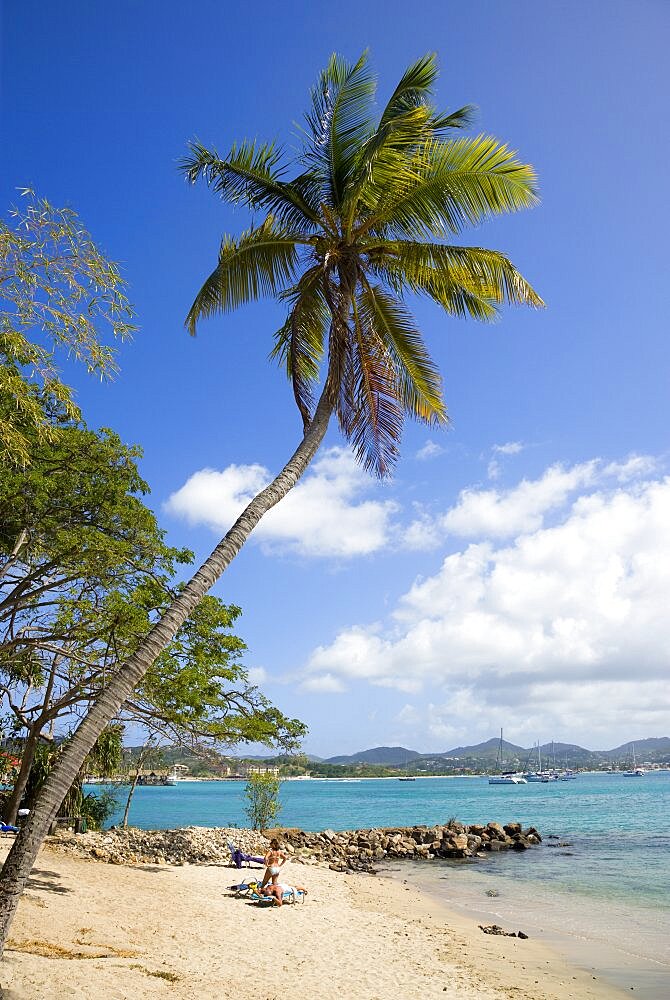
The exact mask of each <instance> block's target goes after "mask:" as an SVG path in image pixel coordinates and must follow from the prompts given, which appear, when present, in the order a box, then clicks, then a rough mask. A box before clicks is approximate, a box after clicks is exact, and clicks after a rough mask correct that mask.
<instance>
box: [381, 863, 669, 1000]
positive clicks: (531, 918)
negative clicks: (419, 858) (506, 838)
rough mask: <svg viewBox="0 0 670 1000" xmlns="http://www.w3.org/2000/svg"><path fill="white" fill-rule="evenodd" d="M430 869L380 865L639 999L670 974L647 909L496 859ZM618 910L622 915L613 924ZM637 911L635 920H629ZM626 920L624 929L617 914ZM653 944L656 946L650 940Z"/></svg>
mask: <svg viewBox="0 0 670 1000" xmlns="http://www.w3.org/2000/svg"><path fill="white" fill-rule="evenodd" d="M438 866H439V867H437V869H436V870H434V871H433V872H432V873H430V874H429V872H428V871H427V870H426V866H425V865H417V864H416V863H412V862H405V863H402V862H401V863H396V864H395V865H393V866H389V868H388V869H386V870H385V871H383V872H381V873H380V874H381V875H382V876H383V877H386V878H390V879H392V880H394V881H401V882H405V881H411V883H412V884H413V885H415V886H416V887H417V888H418V889H419V891H421V892H424V893H426V894H427V895H428V896H429V897H431V898H433V899H435V900H436V901H437V902H438V903H439V904H440V905H443V906H445V907H446V908H447V910H448V911H449V912H450V914H451V915H452V917H453V915H454V914H458V915H460V916H462V917H464V918H465V919H466V920H468V921H474V922H475V924H476V925H477V926H479V925H480V924H483V925H484V926H486V925H491V924H498V925H500V926H502V928H503V929H504V930H506V931H516V930H523V931H524V932H525V933H528V934H529V936H530V938H531V939H532V940H534V941H536V942H538V943H540V944H542V945H544V946H545V947H547V948H548V949H550V950H551V952H552V953H554V954H555V955H558V956H560V957H561V958H563V959H564V960H565V961H566V962H567V963H568V965H570V966H573V967H577V968H579V969H581V970H582V971H583V972H585V973H588V974H589V975H592V976H594V977H596V978H597V979H598V980H599V981H602V982H603V983H608V984H609V985H610V987H611V988H617V989H619V990H622V991H624V992H625V993H626V994H627V995H629V996H630V995H631V992H632V993H633V994H634V996H636V997H639V998H641V1000H658V998H659V997H661V996H664V995H665V994H666V993H667V990H668V984H669V982H670V952H669V951H668V948H667V937H665V936H664V934H663V930H662V929H660V928H659V927H655V926H654V914H653V912H649V911H646V912H642V911H639V912H637V913H635V914H633V913H632V912H631V911H630V908H629V907H626V909H625V910H621V911H620V912H619V913H617V908H616V906H615V905H612V901H610V905H608V906H607V907H606V910H607V917H606V918H605V920H603V916H604V914H603V901H602V900H594V899H589V898H585V897H583V896H581V897H580V896H579V895H575V894H569V895H566V894H565V893H562V892H558V893H557V892H555V891H553V887H549V886H544V887H542V886H541V885H538V884H537V883H535V884H534V885H532V886H531V885H529V884H528V883H525V882H524V881H523V880H521V881H517V880H515V879H514V878H511V877H510V876H509V874H503V873H502V872H501V871H500V870H499V869H498V868H497V866H495V865H494V866H492V867H490V868H488V870H486V869H485V868H484V867H483V866H482V867H479V868H475V867H474V866H470V865H469V866H467V868H464V867H462V866H461V865H460V864H458V865H447V866H445V865H441V864H440V863H439V862H438ZM617 916H618V917H619V919H620V921H621V923H620V924H619V926H616V924H617ZM640 916H642V917H643V920H644V927H645V937H646V936H648V941H645V943H646V944H647V947H646V948H643V949H641V948H640V947H639V944H640V938H639V934H638V935H637V940H636V934H635V931H636V930H639V928H637V927H635V926H634V924H635V923H639V918H640ZM635 918H637V920H635ZM624 920H627V921H632V922H633V926H629V932H630V933H629V937H628V938H626V936H625V933H624V931H623V921H624ZM654 944H655V945H656V948H655V947H654Z"/></svg>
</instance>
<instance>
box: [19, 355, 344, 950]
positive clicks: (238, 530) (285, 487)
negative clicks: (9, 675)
mask: <svg viewBox="0 0 670 1000" xmlns="http://www.w3.org/2000/svg"><path fill="white" fill-rule="evenodd" d="M332 400H333V392H332V390H331V378H330V374H329V376H328V377H327V378H326V383H325V386H324V389H323V392H322V393H321V398H320V400H319V404H318V406H317V408H316V412H315V414H314V419H313V421H312V423H311V424H310V425H309V427H308V429H307V430H306V432H305V435H304V437H303V439H302V441H301V442H300V444H299V445H298V447H297V449H296V450H295V452H294V453H293V455H292V456H291V458H290V459H289V461H288V462H287V463H286V465H285V466H284V468H283V469H282V471H281V472H280V473H279V475H278V476H277V477H276V478H275V479H274V480H273V481H272V482H271V483H270V485H269V486H267V487H266V488H265V489H264V490H261V492H260V493H259V494H258V495H257V496H256V497H254V499H253V500H252V501H251V502H250V503H249V505H248V506H247V507H246V508H245V510H244V511H243V512H242V513H241V514H240V516H239V517H238V519H237V521H236V522H235V524H234V525H233V526H232V528H231V529H230V531H228V533H227V534H226V536H225V537H224V538H223V539H222V540H221V541H220V542H219V544H218V545H217V546H216V548H215V549H214V551H213V552H212V554H211V555H210V556H209V558H208V559H206V560H205V562H204V563H203V564H202V566H201V567H200V569H199V570H198V571H197V572H196V573H195V574H194V576H193V577H192V578H191V579H190V580H189V582H188V583H187V584H186V586H185V587H184V589H183V590H182V591H181V592H180V593H179V595H178V596H177V597H176V598H175V599H174V600H173V601H172V603H171V604H170V606H169V608H168V609H167V611H166V613H165V614H164V616H163V618H162V619H161V620H160V621H159V622H157V624H156V625H155V626H154V627H153V628H152V630H151V631H150V632H149V634H148V635H147V637H146V638H145V639H144V641H143V642H142V643H141V645H140V647H139V648H138V649H137V651H136V652H135V653H134V655H133V656H131V657H130V659H128V660H127V661H126V662H125V663H124V664H123V665H122V666H121V667H120V668H119V670H118V671H117V672H116V673H115V674H114V675H113V676H112V677H111V679H110V681H109V683H108V685H107V687H106V688H104V689H103V691H101V693H100V695H99V696H98V698H97V699H96V701H95V703H94V704H93V705H92V706H91V709H90V711H89V712H88V713H87V715H86V717H85V718H84V719H83V720H82V722H81V723H80V725H79V727H78V728H77V731H76V733H75V735H74V737H73V740H72V743H71V744H70V746H69V747H68V748H67V749H66V750H65V751H64V753H63V754H62V756H61V759H60V761H59V762H58V764H57V765H56V767H55V768H54V770H53V771H52V772H51V774H50V775H49V777H48V778H47V780H46V781H45V783H44V785H43V786H42V789H41V791H40V794H39V797H38V799H37V801H36V803H35V806H34V808H33V810H32V811H31V814H30V816H29V818H28V821H27V823H26V824H25V826H24V827H23V828H22V830H21V832H20V833H19V834H17V837H16V840H15V841H14V845H13V846H12V849H11V851H10V852H9V854H8V856H7V860H6V861H5V864H4V866H3V869H2V876H1V878H0V957H1V956H2V953H3V951H4V947H5V943H6V941H7V937H8V934H9V929H10V927H11V924H12V920H13V918H14V913H15V912H16V907H17V906H18V902H19V898H20V896H21V893H22V892H23V889H24V886H25V883H26V881H27V879H28V877H29V875H30V872H31V869H32V866H33V863H34V861H35V858H36V857H37V854H38V852H39V849H40V847H41V846H42V842H43V840H44V837H45V836H46V833H47V830H48V829H49V825H50V823H51V821H52V819H53V818H54V816H55V815H56V813H57V811H58V808H59V806H60V804H61V802H62V801H63V799H64V798H65V796H66V794H67V792H68V789H69V788H70V786H71V784H72V782H73V781H74V779H75V777H76V776H77V774H78V772H79V769H80V768H81V766H82V764H83V762H84V758H85V757H86V754H87V753H88V752H89V750H90V749H91V747H92V746H93V744H94V743H95V741H96V739H97V738H98V736H99V735H100V733H101V732H102V730H103V729H104V728H105V726H106V725H107V724H108V723H109V722H110V721H111V720H112V719H113V718H114V716H115V715H116V713H117V712H118V711H119V709H120V708H121V706H122V705H123V704H124V702H125V701H126V700H127V699H128V697H129V696H130V694H131V692H132V691H133V689H134V688H135V687H136V686H137V684H139V682H140V681H141V679H142V678H143V677H144V675H145V673H146V672H147V670H148V669H149V667H150V666H151V664H152V663H153V662H154V660H155V659H156V657H157V656H158V655H159V653H160V652H161V651H162V650H163V649H164V648H165V647H166V646H167V644H168V643H169V642H170V640H171V639H172V637H173V636H174V634H175V632H176V631H177V629H178V628H180V626H181V625H182V624H183V623H184V622H185V621H186V619H187V618H188V616H189V615H190V614H191V612H192V611H193V610H194V608H195V607H197V605H198V604H199V603H200V601H201V600H202V598H203V597H204V596H205V594H207V592H208V591H209V590H210V588H211V587H212V586H213V584H214V583H215V582H216V581H217V580H218V578H219V577H220V576H221V574H222V573H223V572H224V571H225V570H226V569H227V567H228V566H229V565H230V563H231V562H232V561H233V559H234V558H235V556H236V555H237V553H238V552H239V551H240V549H241V548H242V546H243V545H244V543H245V542H246V540H247V538H248V537H249V535H250V534H251V532H252V531H253V529H254V528H255V527H256V525H257V524H258V522H259V521H260V519H261V518H262V517H263V515H264V514H266V513H267V511H269V510H271V508H272V507H274V506H275V504H277V503H279V501H280V500H281V499H283V497H285V496H286V494H287V493H288V492H289V491H290V490H291V489H292V488H293V487H294V486H295V484H296V483H297V482H298V480H299V479H300V477H301V476H302V475H303V473H304V472H305V470H306V469H307V467H308V466H309V463H310V462H311V461H312V459H313V458H314V455H315V454H316V452H317V451H318V449H319V446H320V444H321V442H322V441H323V439H324V437H325V434H326V431H327V429H328V422H329V420H330V415H331V413H332V409H333V402H332Z"/></svg>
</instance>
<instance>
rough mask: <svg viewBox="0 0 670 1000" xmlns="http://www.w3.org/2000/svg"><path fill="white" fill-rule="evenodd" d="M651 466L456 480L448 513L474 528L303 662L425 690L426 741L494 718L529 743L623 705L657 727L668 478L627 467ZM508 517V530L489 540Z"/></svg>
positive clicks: (593, 727) (669, 515) (491, 727)
mask: <svg viewBox="0 0 670 1000" xmlns="http://www.w3.org/2000/svg"><path fill="white" fill-rule="evenodd" d="M650 468H652V465H651V463H650V462H649V461H642V460H639V459H634V460H628V461H626V462H624V463H621V464H615V465H610V466H604V467H603V466H602V464H601V463H598V462H589V463H584V464H582V465H579V466H575V467H574V469H571V470H563V469H560V468H559V467H552V468H551V469H548V470H547V472H546V473H545V475H544V476H542V477H541V478H540V479H539V480H537V482H535V483H521V484H520V485H519V486H518V487H517V488H516V489H515V490H512V491H508V493H506V494H500V495H497V496H495V497H490V496H488V495H487V494H489V493H490V492H491V491H481V493H482V494H483V499H482V496H481V494H478V492H477V491H475V490H472V491H466V492H465V493H464V494H462V495H461V498H459V502H458V504H457V505H456V507H455V508H453V510H454V511H457V512H458V518H456V516H454V517H452V518H451V523H452V526H454V525H456V526H457V527H458V528H459V530H460V531H461V532H462V533H463V534H466V533H470V532H474V529H475V526H478V527H479V530H480V531H481V530H484V531H486V532H487V533H488V538H486V539H484V540H481V541H478V542H476V543H472V544H468V545H467V546H466V547H464V548H462V549H461V550H460V551H457V552H454V553H452V554H451V555H448V556H447V557H446V558H445V559H444V561H443V563H442V566H441V568H440V570H439V572H437V573H435V574H434V575H432V576H430V577H429V578H427V579H425V580H419V581H417V582H416V583H415V584H414V585H413V586H412V587H411V588H410V589H409V590H408V591H407V592H406V593H405V595H404V596H403V597H402V598H401V600H400V601H399V602H398V604H397V606H396V608H395V610H394V612H393V614H392V615H391V617H390V619H389V621H388V622H386V623H385V624H384V625H382V624H380V623H379V622H376V623H374V624H373V625H371V626H370V627H364V626H361V625H358V626H356V627H352V628H349V629H345V630H343V631H342V632H340V634H339V635H337V636H336V638H335V639H334V641H333V642H332V643H331V644H330V645H328V646H321V647H319V648H318V649H316V650H315V651H314V653H313V654H312V656H311V657H310V658H309V661H308V663H307V665H306V674H307V675H308V676H310V677H317V676H319V675H321V674H323V673H327V674H328V676H329V677H331V678H332V677H340V678H346V680H347V681H353V680H358V681H359V682H360V681H361V680H363V681H367V682H368V683H370V684H373V685H381V686H388V687H395V688H397V689H399V690H401V691H412V690H415V691H416V690H420V689H423V690H424V691H427V692H430V695H431V706H430V711H429V713H428V714H427V716H426V720H425V724H424V723H423V722H422V723H421V724H420V725H418V726H417V732H418V733H425V734H429V735H430V736H431V737H432V742H433V744H434V743H435V741H440V740H444V741H447V742H449V741H450V740H453V742H454V743H457V742H458V741H459V739H460V738H461V736H462V737H463V738H467V739H470V738H471V737H472V733H473V731H480V732H485V733H487V734H490V733H492V732H494V731H495V730H496V729H497V728H498V727H499V726H500V725H501V724H504V725H505V726H506V731H507V729H509V730H510V735H511V734H512V733H515V734H516V737H517V738H521V737H522V736H524V737H525V738H527V739H528V741H529V742H532V740H533V739H535V738H538V737H539V738H551V736H553V735H556V734H559V733H561V732H565V731H568V732H571V733H572V734H573V737H574V736H575V734H577V733H579V732H580V731H581V732H583V733H584V734H585V737H584V738H585V739H586V741H587V742H588V741H589V740H590V745H592V746H593V745H594V740H596V738H597V736H598V733H600V732H602V733H603V734H605V733H606V732H610V731H614V729H616V728H617V727H619V728H621V727H625V728H627V727H628V726H629V725H630V724H631V721H632V719H633V718H635V720H636V722H637V725H638V734H640V733H645V732H646V734H649V733H650V732H658V733H661V732H662V731H663V729H664V728H668V726H670V709H669V708H668V703H667V673H668V654H667V650H668V649H669V648H670V616H669V615H668V613H667V608H668V594H669V593H670V479H651V480H647V481H644V482H634V481H631V480H630V475H631V474H632V473H633V472H634V473H635V474H636V475H637V474H639V473H640V471H643V470H649V469H650ZM608 479H609V482H610V488H606V486H607V483H606V480H608ZM612 479H614V480H615V484H614V485H613V486H612ZM577 489H580V490H581V491H582V495H578V496H573V497H572V499H571V502H570V504H569V505H568V506H567V509H565V507H564V504H565V500H566V498H567V497H568V495H569V494H572V493H574V491H576V490H577ZM517 504H518V506H519V508H520V509H517ZM548 511H552V512H553V515H554V517H553V521H552V523H551V524H545V523H544V520H543V517H544V515H545V514H546V513H547V512H548ZM466 515H467V517H466ZM447 516H448V515H447ZM510 523H513V524H514V525H515V527H516V531H517V533H518V534H517V537H516V539H515V540H514V541H512V542H508V543H501V542H500V540H499V538H500V536H502V535H504V534H507V532H508V529H509V525H510ZM503 527H504V528H505V530H504V531H503ZM440 691H441V692H443V694H444V698H443V699H442V700H440V701H439V702H438V701H437V700H436V694H437V693H438V692H440ZM400 721H402V720H400ZM406 721H407V722H408V724H409V722H410V718H409V713H408V714H407V719H406ZM540 726H542V729H543V731H539V727H540ZM547 727H551V730H553V731H551V730H550V732H549V733H548V732H547ZM589 734H590V735H589ZM634 735H635V734H633V736H634ZM603 738H604V739H605V737H603ZM452 745H453V744H452Z"/></svg>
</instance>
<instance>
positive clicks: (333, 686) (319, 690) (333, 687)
mask: <svg viewBox="0 0 670 1000" xmlns="http://www.w3.org/2000/svg"><path fill="white" fill-rule="evenodd" d="M300 690H301V691H311V692H314V693H316V694H342V693H343V692H344V691H346V687H345V686H344V684H343V683H342V681H341V680H339V679H338V678H337V677H334V676H333V675H332V674H320V675H319V676H317V677H308V678H307V679H306V680H304V681H303V682H302V684H301V685H300Z"/></svg>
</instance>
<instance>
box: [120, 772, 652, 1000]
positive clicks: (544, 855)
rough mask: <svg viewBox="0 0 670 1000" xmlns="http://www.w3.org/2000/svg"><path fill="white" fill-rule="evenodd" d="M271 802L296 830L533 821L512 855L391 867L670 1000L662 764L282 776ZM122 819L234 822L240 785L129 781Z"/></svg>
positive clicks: (648, 997)
mask: <svg viewBox="0 0 670 1000" xmlns="http://www.w3.org/2000/svg"><path fill="white" fill-rule="evenodd" d="M281 800H282V813H281V817H280V818H281V823H282V825H284V826H297V827H301V828H302V829H306V830H322V829H325V828H328V827H330V828H331V829H335V830H338V829H340V830H345V829H357V828H369V827H375V826H377V827H379V826H396V825H397V826H409V825H412V824H414V823H427V824H433V823H445V822H446V821H447V820H448V819H449V818H451V817H456V818H457V819H459V820H462V821H463V822H466V823H476V822H489V821H491V820H497V821H498V822H502V823H506V822H509V821H514V820H516V821H519V822H521V823H523V824H524V825H533V826H536V827H537V828H538V830H539V831H540V832H541V834H542V836H543V838H544V841H543V844H542V846H541V847H539V848H537V849H533V850H532V851H527V852H525V853H522V854H517V853H516V852H507V853H503V854H497V855H492V856H490V857H489V858H487V859H486V860H485V861H481V862H479V863H474V864H467V865H464V864H463V863H457V864H454V863H450V862H447V861H435V862H434V863H432V864H430V865H426V864H423V865H421V864H414V865H395V866H394V868H395V870H396V871H397V872H399V873H400V874H402V875H403V877H411V878H412V879H413V881H415V882H416V883H417V884H419V885H421V886H422V887H423V888H424V889H425V890H426V891H428V892H430V893H432V894H434V895H436V896H438V897H439V898H441V899H443V900H444V901H445V902H447V903H448V904H449V905H450V906H452V907H456V908H458V909H461V910H463V911H465V912H468V913H470V914H471V915H473V916H476V917H478V918H483V919H486V920H487V921H488V922H498V923H501V924H504V925H506V926H510V925H511V926H514V925H516V924H518V926H519V927H521V928H522V929H524V930H526V931H527V932H531V933H533V934H534V936H543V937H546V938H547V939H548V940H549V941H550V943H552V944H553V945H555V946H561V945H564V946H565V947H564V950H565V952H566V954H567V955H568V957H570V958H571V959H572V960H573V961H577V962H578V963H579V964H581V965H583V966H584V967H587V968H591V964H590V963H592V962H596V958H595V957H594V956H596V955H598V956H599V958H598V960H597V961H598V963H599V964H598V970H599V972H601V973H602V974H603V975H604V976H606V977H607V976H609V977H610V978H611V979H612V981H613V982H616V983H617V984H619V985H624V986H626V987H627V988H630V986H633V985H634V988H635V996H638V997H643V998H644V1000H658V998H660V997H662V996H666V995H670V944H669V942H670V911H669V909H668V905H669V900H670V772H669V771H656V772H650V773H648V774H646V775H645V776H644V777H643V778H624V777H621V776H618V775H609V774H582V775H580V776H579V777H578V778H577V779H576V780H575V781H559V782H553V783H550V784H546V785H545V784H538V783H531V784H528V785H520V786H514V785H512V786H506V785H498V786H496V785H489V784H488V782H487V781H486V779H485V778H425V779H423V778H422V779H418V780H417V781H414V782H399V781H397V780H395V779H390V780H384V779H379V780H377V779H365V780H360V781H355V780H340V781H320V780H311V781H287V782H285V783H284V784H283V785H282V789H281ZM116 818H118V817H116ZM114 821H115V819H114V818H113V819H112V821H111V822H114ZM130 822H131V824H132V825H134V826H139V827H143V828H145V829H174V828H175V827H180V826H231V825H238V826H244V825H245V824H246V817H245V814H244V782H242V781H239V782H237V781H216V782H188V781H184V782H179V783H178V784H177V785H175V786H174V787H166V788H138V789H137V790H136V792H135V797H134V800H133V805H132V808H131V814H130ZM550 835H554V836H553V837H550ZM555 838H557V839H555ZM559 843H566V844H568V845H569V846H557V845H558V844H559ZM489 892H495V893H497V895H496V896H495V897H490V896H488V895H487V893H489ZM603 966H604V968H603ZM595 967H596V966H595V965H594V966H593V968H595ZM629 980H630V982H629Z"/></svg>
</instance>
